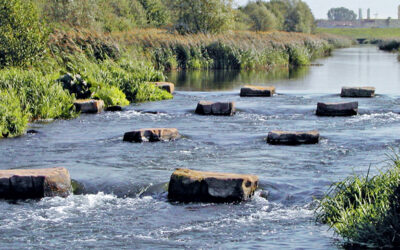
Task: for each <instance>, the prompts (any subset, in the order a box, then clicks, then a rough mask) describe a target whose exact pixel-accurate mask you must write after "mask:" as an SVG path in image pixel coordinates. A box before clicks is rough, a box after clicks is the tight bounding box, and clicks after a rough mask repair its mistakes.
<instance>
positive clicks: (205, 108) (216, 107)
mask: <svg viewBox="0 0 400 250" xmlns="http://www.w3.org/2000/svg"><path fill="white" fill-rule="evenodd" d="M235 112H236V108H235V103H234V102H207V101H200V102H199V103H198V104H197V108H196V111H195V113H196V114H199V115H224V116H232V115H234V114H235Z"/></svg>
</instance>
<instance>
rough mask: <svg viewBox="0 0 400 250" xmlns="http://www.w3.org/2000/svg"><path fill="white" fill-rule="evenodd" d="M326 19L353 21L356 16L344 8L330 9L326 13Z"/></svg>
mask: <svg viewBox="0 0 400 250" xmlns="http://www.w3.org/2000/svg"><path fill="white" fill-rule="evenodd" d="M328 19H329V20H334V21H353V20H356V19H357V14H356V13H354V11H352V10H349V9H347V8H344V7H340V8H332V9H330V10H329V11H328Z"/></svg>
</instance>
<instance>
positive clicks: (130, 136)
mask: <svg viewBox="0 0 400 250" xmlns="http://www.w3.org/2000/svg"><path fill="white" fill-rule="evenodd" d="M180 137H181V136H180V134H179V132H178V130H177V129H176V128H146V129H139V130H134V131H131V132H127V133H125V135H124V141H127V142H158V141H172V140H176V139H179V138H180Z"/></svg>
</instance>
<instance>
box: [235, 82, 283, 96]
mask: <svg viewBox="0 0 400 250" xmlns="http://www.w3.org/2000/svg"><path fill="white" fill-rule="evenodd" d="M274 94H275V87H261V86H252V85H246V86H244V87H243V88H241V89H240V96H242V97H269V96H273V95H274Z"/></svg>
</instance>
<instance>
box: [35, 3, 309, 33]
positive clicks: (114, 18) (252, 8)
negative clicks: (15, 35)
mask: <svg viewBox="0 0 400 250" xmlns="http://www.w3.org/2000/svg"><path fill="white" fill-rule="evenodd" d="M34 2H35V3H36V4H37V6H38V7H39V8H40V11H41V15H42V17H43V19H45V20H46V21H47V22H49V23H51V24H54V25H55V26H56V27H57V26H58V27H60V26H69V27H85V28H90V29H96V30H98V31H101V32H113V31H127V30H131V29H133V28H149V27H151V28H167V29H170V30H176V31H178V32H179V33H181V34H186V33H219V32H221V31H225V30H254V31H267V30H282V31H289V32H290V31H295V32H304V33H311V32H313V30H314V28H315V22H314V16H313V14H312V12H311V10H310V8H309V7H308V5H307V4H306V3H305V2H302V1H301V0H271V1H268V2H267V1H261V0H257V1H250V2H249V3H248V4H247V5H246V6H244V7H239V8H234V6H233V2H232V0H118V1H113V0H80V1H70V0H34Z"/></svg>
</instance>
